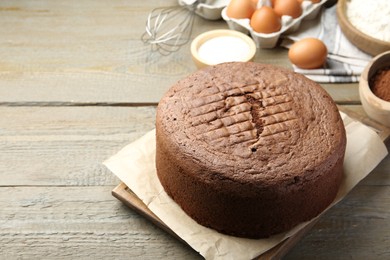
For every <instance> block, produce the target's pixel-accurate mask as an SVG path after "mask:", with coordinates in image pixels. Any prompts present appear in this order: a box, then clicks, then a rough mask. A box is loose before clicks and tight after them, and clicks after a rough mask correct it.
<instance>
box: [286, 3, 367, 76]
mask: <svg viewBox="0 0 390 260" xmlns="http://www.w3.org/2000/svg"><path fill="white" fill-rule="evenodd" d="M308 37H313V38H317V39H320V40H322V41H323V42H324V43H325V45H326V47H327V48H328V58H327V62H326V64H325V65H324V67H323V68H320V69H311V70H306V69H300V68H298V67H296V66H295V65H293V68H294V71H295V72H298V73H301V74H304V75H305V76H306V77H308V78H310V79H312V80H314V81H316V82H320V83H348V82H358V81H359V77H360V74H361V73H362V71H363V70H364V67H365V66H366V65H367V63H368V62H369V61H370V60H371V59H372V56H370V55H369V54H367V53H364V52H362V51H361V50H359V49H358V48H357V47H356V46H355V45H353V44H352V43H351V42H350V41H349V40H348V39H347V38H346V37H345V36H344V34H343V33H342V31H341V29H340V26H339V25H338V22H337V15H336V5H334V6H332V7H330V8H323V9H322V11H321V13H320V14H319V15H318V16H317V18H316V19H314V20H307V21H303V22H302V24H301V26H300V27H299V29H298V31H296V32H294V33H292V34H289V35H286V36H285V37H284V39H283V42H282V46H284V47H287V48H289V47H290V46H291V44H292V43H293V42H296V41H298V40H301V39H304V38H308Z"/></svg>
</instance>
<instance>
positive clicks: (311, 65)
mask: <svg viewBox="0 0 390 260" xmlns="http://www.w3.org/2000/svg"><path fill="white" fill-rule="evenodd" d="M327 55H328V50H327V48H326V46H325V44H324V43H323V42H322V41H321V40H318V39H316V38H305V39H302V40H300V41H297V42H296V43H294V44H293V45H292V46H291V47H290V50H289V51H288V58H289V59H290V61H291V63H293V64H295V65H296V66H298V67H299V68H302V69H316V68H320V67H322V66H323V65H324V64H325V62H326V56H327Z"/></svg>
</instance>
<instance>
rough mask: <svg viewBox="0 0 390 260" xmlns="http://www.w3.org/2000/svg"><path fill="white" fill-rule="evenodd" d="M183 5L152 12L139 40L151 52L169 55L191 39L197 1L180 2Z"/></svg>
mask: <svg viewBox="0 0 390 260" xmlns="http://www.w3.org/2000/svg"><path fill="white" fill-rule="evenodd" d="M182 2H183V4H182V5H178V6H173V7H163V8H156V9H154V10H152V12H151V13H150V14H149V16H148V19H147V21H146V28H145V32H144V33H143V35H142V37H141V39H142V41H143V42H144V43H146V44H150V45H151V47H152V50H153V51H158V52H160V53H161V54H162V55H169V54H170V53H172V52H175V51H178V50H179V49H180V47H181V46H183V45H185V44H186V43H187V42H188V41H189V40H190V38H191V33H192V27H193V24H194V18H195V8H196V4H197V0H182Z"/></svg>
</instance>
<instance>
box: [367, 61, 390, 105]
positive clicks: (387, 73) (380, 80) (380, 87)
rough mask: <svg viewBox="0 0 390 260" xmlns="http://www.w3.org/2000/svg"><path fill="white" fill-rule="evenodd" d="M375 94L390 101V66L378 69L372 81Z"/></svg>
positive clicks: (371, 84) (371, 85) (372, 89)
mask: <svg viewBox="0 0 390 260" xmlns="http://www.w3.org/2000/svg"><path fill="white" fill-rule="evenodd" d="M370 87H371V91H372V92H373V93H374V94H375V96H377V97H379V98H381V99H383V100H386V101H389V102H390V67H387V68H384V69H381V70H379V71H377V72H376V73H375V74H374V76H373V77H372V78H371V81H370Z"/></svg>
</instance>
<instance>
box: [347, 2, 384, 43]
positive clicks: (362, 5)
mask: <svg viewBox="0 0 390 260" xmlns="http://www.w3.org/2000/svg"><path fill="white" fill-rule="evenodd" d="M346 13H347V16H348V19H349V21H350V22H351V24H352V25H353V26H354V27H355V28H356V29H358V30H359V31H361V32H363V33H364V34H367V35H369V36H371V37H373V38H376V39H379V40H382V41H386V42H390V1H389V0H350V1H347V12H346Z"/></svg>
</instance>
